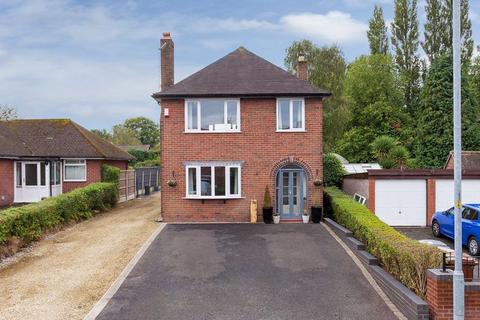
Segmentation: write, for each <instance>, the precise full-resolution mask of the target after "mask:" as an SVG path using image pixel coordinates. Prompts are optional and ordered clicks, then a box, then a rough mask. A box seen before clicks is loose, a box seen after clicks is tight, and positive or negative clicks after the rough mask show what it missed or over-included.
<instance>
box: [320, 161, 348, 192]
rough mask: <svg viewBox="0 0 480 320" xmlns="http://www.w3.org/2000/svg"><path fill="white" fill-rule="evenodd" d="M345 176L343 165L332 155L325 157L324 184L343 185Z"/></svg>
mask: <svg viewBox="0 0 480 320" xmlns="http://www.w3.org/2000/svg"><path fill="white" fill-rule="evenodd" d="M344 174H345V170H343V166H342V163H341V162H340V160H338V158H337V157H335V156H334V155H333V154H331V153H327V154H325V155H324V156H323V182H324V185H325V186H337V187H339V186H340V185H341V184H342V178H343V175H344Z"/></svg>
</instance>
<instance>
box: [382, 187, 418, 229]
mask: <svg viewBox="0 0 480 320" xmlns="http://www.w3.org/2000/svg"><path fill="white" fill-rule="evenodd" d="M426 194H427V184H426V181H425V179H415V180H413V179H408V180H406V179H405V180H393V179H389V180H380V179H379V180H376V181H375V214H376V215H377V216H378V217H379V218H380V219H381V220H382V221H384V222H385V223H387V224H389V225H391V226H425V225H426V222H427V221H426V213H427V200H426V198H427V197H426Z"/></svg>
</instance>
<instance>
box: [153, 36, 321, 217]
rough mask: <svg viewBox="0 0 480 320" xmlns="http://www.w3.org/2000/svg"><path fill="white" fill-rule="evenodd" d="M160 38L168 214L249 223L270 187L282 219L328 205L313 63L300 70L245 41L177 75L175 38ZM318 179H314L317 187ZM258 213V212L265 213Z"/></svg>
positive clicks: (164, 193) (303, 63)
mask: <svg viewBox="0 0 480 320" xmlns="http://www.w3.org/2000/svg"><path fill="white" fill-rule="evenodd" d="M160 46H161V79H162V81H161V85H162V88H161V91H160V92H157V93H155V94H153V97H154V98H155V99H156V101H157V102H158V103H159V104H160V106H161V116H160V127H161V128H160V130H161V143H160V145H161V153H160V154H161V169H162V170H161V188H162V199H161V206H162V216H163V217H164V219H165V220H166V221H168V222H171V221H217V222H218V221H225V222H226V221H239V222H241V221H243V222H246V221H249V220H250V205H251V201H252V200H257V201H258V208H259V212H260V213H261V208H262V206H263V205H264V201H263V199H264V192H265V189H266V186H268V188H269V190H270V192H271V193H272V198H273V202H272V205H273V207H274V210H275V212H276V213H278V214H279V215H280V219H281V220H283V221H287V220H288V221H298V220H299V221H302V214H303V213H304V211H310V206H311V205H312V203H313V202H314V201H313V200H312V199H316V197H317V198H318V200H317V202H316V205H317V206H318V207H320V206H321V205H322V187H321V185H319V183H317V182H320V183H321V181H322V180H323V167H322V158H323V148H322V147H323V144H322V140H323V124H322V119H323V117H322V112H323V105H322V100H323V99H324V98H325V97H326V96H328V95H330V94H329V93H328V92H327V91H325V90H322V89H319V88H316V87H314V86H312V85H310V84H309V83H308V82H307V81H306V80H307V71H308V70H307V61H306V59H305V57H304V56H299V61H298V66H297V76H295V75H293V74H291V73H289V72H287V71H285V70H283V69H282V68H280V67H277V66H275V65H274V64H272V63H270V62H268V61H267V60H265V59H263V58H261V57H259V56H257V55H255V54H254V53H252V52H250V51H248V50H247V49H245V48H243V47H240V48H238V49H237V50H235V51H233V52H231V53H229V54H227V55H226V56H224V57H223V58H221V59H219V60H217V61H216V62H214V63H212V64H210V65H208V66H207V67H205V68H203V69H202V70H200V71H198V72H196V73H194V74H193V75H191V76H189V77H187V78H186V79H184V80H182V81H180V82H178V83H176V84H175V83H174V78H173V75H174V52H173V49H174V45H173V41H172V39H171V37H170V34H169V33H164V37H163V38H162V40H161V43H160ZM314 182H315V185H314ZM260 220H261V214H260Z"/></svg>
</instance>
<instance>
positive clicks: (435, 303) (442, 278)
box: [427, 269, 453, 320]
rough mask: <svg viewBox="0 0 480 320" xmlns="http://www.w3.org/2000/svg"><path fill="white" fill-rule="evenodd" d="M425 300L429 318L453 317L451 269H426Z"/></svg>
mask: <svg viewBox="0 0 480 320" xmlns="http://www.w3.org/2000/svg"><path fill="white" fill-rule="evenodd" d="M427 302H428V305H429V306H430V319H431V320H447V319H448V320H450V319H452V318H453V271H451V270H446V272H443V271H442V270H440V269H429V270H428V271H427Z"/></svg>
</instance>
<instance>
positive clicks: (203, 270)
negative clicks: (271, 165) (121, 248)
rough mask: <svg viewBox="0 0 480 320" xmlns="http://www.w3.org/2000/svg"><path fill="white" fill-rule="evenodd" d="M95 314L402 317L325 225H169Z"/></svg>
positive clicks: (135, 316) (105, 316) (115, 316)
mask: <svg viewBox="0 0 480 320" xmlns="http://www.w3.org/2000/svg"><path fill="white" fill-rule="evenodd" d="M97 319H142V320H147V319H172V320H173V319H178V320H183V319H189V320H190V319H202V320H203V319H223V320H227V319H249V320H250V319H298V320H301V319H371V320H373V319H382V320H383V319H396V318H395V316H394V314H393V313H392V312H391V311H390V309H389V308H388V307H387V305H386V304H385V303H384V302H383V300H382V299H381V298H380V297H379V295H378V294H377V293H376V292H375V291H374V290H373V288H372V287H371V286H370V284H369V283H368V282H367V280H366V279H365V278H364V276H363V275H362V274H361V272H360V270H359V269H358V268H357V266H356V265H355V264H354V263H353V261H352V260H351V259H350V258H349V256H348V255H347V254H346V253H345V251H344V250H343V248H342V247H341V246H340V245H339V244H338V243H337V242H336V241H335V240H334V239H333V238H332V237H331V236H330V234H328V232H327V231H326V229H325V228H324V227H323V226H322V225H313V224H309V225H303V224H280V225H264V224H257V225H251V224H196V225H185V224H184V225H167V226H166V227H165V229H164V230H163V231H162V232H161V233H160V234H159V236H158V237H157V238H156V239H155V241H154V242H153V243H152V245H151V246H150V247H149V249H148V250H147V251H146V253H145V255H144V256H143V257H142V259H141V260H140V261H139V262H138V264H137V265H136V266H135V268H134V269H133V270H132V272H131V273H130V275H129V276H128V277H127V278H126V280H125V282H123V284H122V286H121V287H120V289H119V290H118V291H117V293H116V294H115V295H114V297H113V298H112V299H111V300H110V302H109V303H108V304H107V306H106V307H105V309H103V311H102V313H101V314H100V315H99V316H98V318H97Z"/></svg>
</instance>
